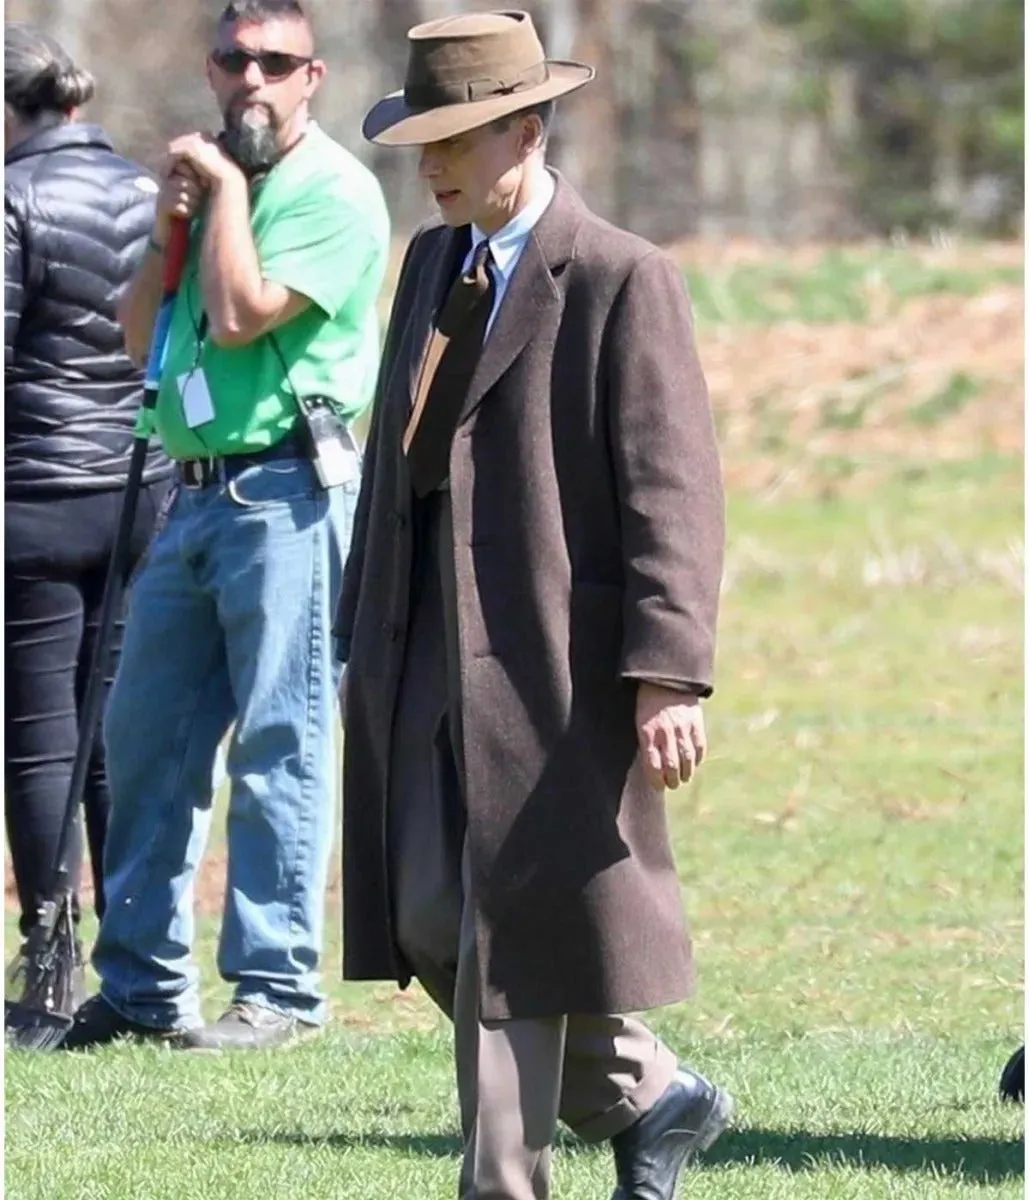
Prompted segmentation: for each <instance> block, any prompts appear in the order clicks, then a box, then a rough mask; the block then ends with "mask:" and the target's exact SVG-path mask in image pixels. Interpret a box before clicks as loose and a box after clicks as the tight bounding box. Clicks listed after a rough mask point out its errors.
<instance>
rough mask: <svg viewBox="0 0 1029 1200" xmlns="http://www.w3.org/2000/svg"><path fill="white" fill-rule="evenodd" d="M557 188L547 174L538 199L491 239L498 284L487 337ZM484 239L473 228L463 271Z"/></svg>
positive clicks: (482, 235)
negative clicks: (470, 245)
mask: <svg viewBox="0 0 1029 1200" xmlns="http://www.w3.org/2000/svg"><path fill="white" fill-rule="evenodd" d="M555 187H556V185H555V183H554V177H553V175H551V173H550V172H549V171H544V172H543V176H542V179H541V181H540V186H539V190H538V191H537V193H536V195H535V196H533V198H532V199H531V200H530V201H529V203H528V204H527V205H526V206H525V207H524V208H523V209H522V210H521V212H518V213H516V214H515V215H514V216H513V217H512V218H511V220H510V221H508V223H507V224H506V225H505V226H504V227H503V229H499V230H498V231H497V232H496V233H495V234H493V236H492V237H490V239H489V248H490V253H491V254H492V255H493V278H494V281H495V283H496V292H495V294H494V296H493V311H492V312H491V313H490V316H489V321H487V323H486V336H487V337H489V332H490V330H491V329H492V328H493V322H494V321H495V320H496V319H497V313H498V312H499V311H500V305H501V303H502V302H503V299H504V295H505V293H506V292H507V285H508V284H509V283H510V282H511V276H512V275H513V274H514V270H515V267H516V266H517V265H518V260H519V259H520V258H521V257H522V251H523V250H524V249H525V243H526V242H527V241H528V240H529V234H530V233H531V232H532V230H533V228H534V227H535V225H536V224H537V222H538V221H539V219H540V217H542V216H543V214H544V213H545V212H546V211H547V208H548V206H549V204H550V201H551V200H552V199H553V198H554V189H555ZM485 238H486V235H485V234H484V233H483V232H482V230H481V229H480V228H479V227H478V226H477V225H473V226H472V248H471V249H470V250H469V251H468V253H467V255H466V256H465V260H464V263H463V265H462V267H461V270H462V271H467V270H468V268H469V267H470V266H471V265H472V256H473V255H474V254H475V250H476V248H477V247H478V245H479V243H480V242H481V241H483V240H484V239H485Z"/></svg>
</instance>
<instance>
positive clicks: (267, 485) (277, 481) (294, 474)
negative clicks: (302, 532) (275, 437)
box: [225, 458, 321, 508]
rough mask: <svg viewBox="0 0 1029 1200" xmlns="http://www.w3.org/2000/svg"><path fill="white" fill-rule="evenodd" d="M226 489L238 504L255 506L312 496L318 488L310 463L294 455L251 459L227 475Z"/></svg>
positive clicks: (311, 497) (319, 489)
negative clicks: (259, 460)
mask: <svg viewBox="0 0 1029 1200" xmlns="http://www.w3.org/2000/svg"><path fill="white" fill-rule="evenodd" d="M225 490H226V491H227V492H228V494H229V496H230V498H231V499H232V500H233V501H234V502H235V503H236V504H238V505H239V506H240V507H241V508H255V507H259V506H261V505H264V504H290V503H293V502H294V501H297V500H312V499H314V498H315V497H316V496H317V495H318V494H319V492H320V491H321V488H320V487H319V484H318V478H317V476H316V475H315V473H314V468H313V467H312V466H311V464H310V463H309V462H307V460H306V459H302V458H296V459H281V460H279V461H276V462H270V463H254V465H253V466H251V467H247V468H246V469H245V470H243V471H240V473H239V474H238V475H236V476H235V477H234V478H233V479H230V480H229V483H228V485H227V486H226V489H225Z"/></svg>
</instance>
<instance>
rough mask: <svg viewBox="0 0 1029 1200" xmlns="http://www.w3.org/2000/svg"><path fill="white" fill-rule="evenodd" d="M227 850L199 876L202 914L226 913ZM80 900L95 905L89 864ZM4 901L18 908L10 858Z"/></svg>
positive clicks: (336, 879)
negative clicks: (224, 909) (223, 901)
mask: <svg viewBox="0 0 1029 1200" xmlns="http://www.w3.org/2000/svg"><path fill="white" fill-rule="evenodd" d="M338 857H339V856H338V855H335V854H334V855H333V862H332V864H331V867H330V872H329V898H330V900H335V899H337V898H338V896H339V893H340V890H341V882H342V881H341V877H340V868H339V862H338ZM225 871H226V861H225V848H224V846H222V845H219V846H216V847H214V848H213V849H212V850H211V851H210V852H209V853H208V854H207V855H206V856H205V858H204V862H203V865H202V866H201V868H200V871H199V873H198V875H197V881H196V906H197V912H198V913H200V914H201V915H212V914H217V913H220V912H221V911H222V900H223V898H224V896H225ZM79 899H80V902H81V904H82V907H83V909H85V910H87V911H88V910H89V909H90V908H92V906H93V884H92V877H91V876H90V872H89V864H88V862H87V864H86V866H85V869H84V871H83V886H82V888H81V889H80V890H79ZM4 902H5V904H6V905H7V907H8V909H10V910H12V911H16V910H17V908H18V892H17V890H16V888H15V886H14V872H13V871H12V869H11V862H10V858H8V859H7V860H6V861H5V863H4Z"/></svg>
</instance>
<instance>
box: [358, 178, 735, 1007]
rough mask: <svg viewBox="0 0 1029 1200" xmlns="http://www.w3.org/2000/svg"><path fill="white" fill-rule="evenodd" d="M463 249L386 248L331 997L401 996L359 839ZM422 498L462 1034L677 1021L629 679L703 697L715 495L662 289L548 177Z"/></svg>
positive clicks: (664, 280)
mask: <svg viewBox="0 0 1029 1200" xmlns="http://www.w3.org/2000/svg"><path fill="white" fill-rule="evenodd" d="M468 245H469V233H468V229H467V227H466V228H464V229H462V230H457V231H452V230H450V229H448V228H446V227H445V226H442V225H440V224H438V223H433V224H430V225H429V226H427V227H425V228H423V229H422V230H421V231H419V232H418V233H417V234H416V235H415V237H414V239H413V240H412V242H411V244H410V245H409V247H408V251H407V255H406V258H405V261H404V265H403V267H402V270H401V275H400V280H399V283H398V288H397V293H396V298H395V300H394V304H393V312H392V317H391V321H390V326H389V330H388V333H387V339H386V346H385V349H384V358H383V362H382V367H381V371H380V376H379V385H378V391H377V395H376V407H375V411H374V416H373V421H372V428H371V431H370V434H369V439H368V446H367V451H366V456H365V470H364V478H363V481H362V485H361V495H360V500H359V503H358V508H357V515H356V521H355V527H354V533H353V542H352V547H353V548H352V550H351V553H350V557H349V561H348V563H347V567H346V571H345V573H344V582H343V591H342V596H341V600H340V606H339V613H338V618H337V624H336V634H337V637H338V638H339V639H340V644H341V649H342V652H343V653H344V654H345V655H346V656H347V658H348V668H347V676H348V678H347V705H346V722H345V734H346V744H345V765H344V816H343V836H344V844H343V878H344V906H343V907H344V977H345V978H348V979H396V980H398V981H399V982H400V983H401V985H405V984H406V983H407V982H408V980H409V971H408V969H407V967H406V965H405V964H404V962H403V961H402V960H401V958H400V955H399V952H398V950H397V949H396V947H395V944H394V941H393V937H392V933H391V915H390V901H389V878H388V869H387V863H386V842H385V834H384V830H385V812H386V796H387V770H388V763H389V759H390V739H391V736H392V724H393V716H394V706H395V702H396V697H397V688H398V681H399V678H400V672H401V667H402V663H403V657H404V639H405V631H406V626H407V619H408V594H409V587H410V572H411V560H412V537H411V486H410V482H409V478H408V474H407V467H406V463H405V459H404V455H403V452H402V449H401V434H402V430H403V427H404V424H405V422H406V420H407V417H408V412H409V409H410V405H411V403H412V391H413V386H414V382H415V378H416V375H417V370H418V366H419V363H420V360H421V356H422V353H423V351H424V348H425V345H426V341H427V338H428V335H429V330H430V321H431V319H432V314H433V310H434V309H435V308H436V306H437V305H438V304H439V303H441V302H442V299H443V296H444V295H445V292H446V289H447V287H448V286H449V283H450V280H451V279H452V278H453V276H454V274H455V273H456V270H457V264H458V262H459V260H460V257H461V256H463V254H464V253H465V251H466V249H467V247H468ZM450 490H451V504H452V509H453V527H454V556H455V574H456V581H457V604H458V610H459V627H460V628H459V638H458V641H459V648H460V672H461V683H462V702H463V724H464V757H465V766H466V775H467V797H466V800H467V810H468V826H467V837H468V839H469V842H468V845H469V853H470V862H471V871H472V880H473V888H474V895H475V896H476V899H477V912H476V933H477V944H478V959H479V970H480V974H481V987H482V991H481V996H482V1012H483V1017H484V1018H485V1019H503V1018H505V1017H509V1016H512V1017H533V1016H544V1015H554V1014H559V1013H617V1012H632V1011H636V1010H641V1009H646V1008H651V1007H655V1006H658V1005H662V1004H667V1003H670V1002H673V1001H676V1000H679V999H682V998H683V997H684V996H686V995H688V994H689V991H690V989H691V984H692V962H691V951H690V942H689V937H688V934H687V930H686V925H685V921H684V916H683V909H682V901H681V896H680V890H679V883H678V879H677V877H676V872H675V866H674V863H673V859H672V853H671V848H670V845H669V839H668V831H667V824H666V813H665V804H664V797H663V794H662V793H659V792H655V791H653V790H651V789H650V788H649V787H648V786H647V784H646V782H645V780H644V776H643V773H642V770H641V767H640V764H639V759H638V754H637V745H636V734H635V724H634V713H635V695H636V686H635V684H634V682H633V681H634V680H636V679H639V678H651V677H653V678H656V679H659V680H664V681H668V682H671V683H675V682H681V683H683V684H685V683H692V684H695V685H698V687H699V688H700V689H701V690H702V692H703V693H706V692H707V691H709V690H710V682H711V677H712V660H713V654H714V634H715V619H716V612H717V605H718V593H719V585H720V581H721V573H722V558H723V542H724V506H723V496H722V485H721V474H720V468H719V461H718V454H717V449H716V444H715V437H714V430H713V425H712V420H711V413H710V408H709V405H708V398H707V389H706V386H705V382H704V378H703V375H702V372H701V367H700V363H699V360H698V358H697V353H696V349H695V346H694V339H693V330H692V320H691V315H690V309H689V303H688V300H687V297H686V294H685V289H684V286H683V281H682V279H681V276H680V273H679V271H678V270H677V269H676V267H675V266H674V265H673V263H672V262H671V261H670V259H669V258H667V257H666V256H665V255H664V254H663V253H661V252H660V251H658V250H656V249H655V248H654V247H653V246H651V245H650V244H649V243H647V242H645V241H643V240H642V239H640V238H638V237H635V236H633V235H631V234H628V233H625V232H623V231H621V230H618V229H615V228H614V227H612V226H611V225H608V224H607V223H606V222H604V221H601V220H600V219H599V218H598V217H596V216H594V215H593V214H592V213H590V212H589V210H588V209H587V208H586V207H585V205H584V204H583V202H582V201H581V199H580V198H579V197H578V196H577V195H576V193H575V192H574V191H573V190H572V189H571V187H570V186H569V185H568V184H567V183H566V182H565V181H564V180H563V179H561V177H560V176H558V187H557V192H556V195H555V197H554V200H553V202H552V203H551V205H550V207H549V209H548V210H547V212H546V213H545V214H544V216H543V218H542V219H541V220H540V222H539V224H538V225H537V226H536V228H535V230H534V232H533V234H532V235H531V236H530V238H529V241H528V243H527V245H526V247H525V250H524V251H523V254H522V257H521V259H520V260H519V263H518V265H517V268H516V270H515V274H514V276H513V278H512V280H511V282H510V286H509V288H508V291H507V294H506V296H505V298H504V302H503V304H502V306H501V308H500V311H499V313H498V315H497V318H496V322H495V324H494V326H493V329H492V331H491V333H490V336H489V338H488V339H487V341H486V344H485V347H484V349H483V353H482V357H481V359H480V362H479V365H478V367H477V371H476V375H475V377H474V379H473V381H472V385H471V387H470V389H469V395H468V399H467V402H466V405H465V410H464V414H463V417H462V421H461V423H460V425H459V427H458V431H457V434H456V436H455V438H454V442H453V447H452V451H451V459H450Z"/></svg>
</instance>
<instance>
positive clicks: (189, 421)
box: [178, 367, 214, 429]
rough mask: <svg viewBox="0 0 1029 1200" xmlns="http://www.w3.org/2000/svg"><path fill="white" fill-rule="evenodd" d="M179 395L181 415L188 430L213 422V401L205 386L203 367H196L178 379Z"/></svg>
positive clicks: (205, 377)
mask: <svg viewBox="0 0 1029 1200" xmlns="http://www.w3.org/2000/svg"><path fill="white" fill-rule="evenodd" d="M178 385H179V395H180V396H181V397H182V415H183V417H184V418H185V421H186V425H187V427H188V428H190V429H196V427H197V426H198V425H206V424H207V423H208V422H209V421H213V420H214V401H213V400H212V399H211V391H210V389H209V388H208V386H207V376H206V375H205V374H204V370H203V367H197V369H196V370H195V371H190V372H188V373H187V374H185V375H180V376H179V377H178Z"/></svg>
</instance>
